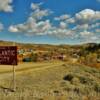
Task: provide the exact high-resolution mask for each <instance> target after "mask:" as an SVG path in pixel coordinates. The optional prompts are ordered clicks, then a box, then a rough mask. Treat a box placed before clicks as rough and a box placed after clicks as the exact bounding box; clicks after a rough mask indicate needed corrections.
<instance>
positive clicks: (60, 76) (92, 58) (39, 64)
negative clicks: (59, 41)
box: [0, 41, 100, 100]
mask: <svg viewBox="0 0 100 100" xmlns="http://www.w3.org/2000/svg"><path fill="white" fill-rule="evenodd" d="M8 45H13V42H4V41H0V46H8ZM16 45H17V46H18V48H22V49H25V50H26V49H32V50H33V51H35V52H37V54H35V55H34V53H33V52H32V53H30V52H29V54H30V55H29V54H28V55H29V57H30V58H31V62H28V63H27V62H24V63H23V62H21V63H19V64H18V66H17V67H16V92H13V91H12V86H13V84H12V66H3V65H1V66H0V100H100V44H94V43H91V44H84V45H75V46H70V45H39V44H34V45H33V44H21V43H16ZM38 51H39V52H40V51H42V53H41V52H40V53H39V52H38ZM59 54H63V55H65V56H66V58H64V59H63V60H62V59H60V60H58V59H52V58H53V56H55V55H56V56H59ZM22 56H23V54H22ZM40 58H42V61H39V60H38V59H40ZM47 58H49V59H47ZM89 66H91V67H89ZM97 68H98V69H97Z"/></svg>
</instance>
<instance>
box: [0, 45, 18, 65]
mask: <svg viewBox="0 0 100 100" xmlns="http://www.w3.org/2000/svg"><path fill="white" fill-rule="evenodd" d="M0 65H17V47H16V46H0Z"/></svg>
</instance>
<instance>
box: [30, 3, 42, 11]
mask: <svg viewBox="0 0 100 100" xmlns="http://www.w3.org/2000/svg"><path fill="white" fill-rule="evenodd" d="M42 4H43V3H38V4H37V3H31V9H32V10H36V9H40V6H41V5H42Z"/></svg>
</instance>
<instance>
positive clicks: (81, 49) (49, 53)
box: [0, 41, 100, 68]
mask: <svg viewBox="0 0 100 100" xmlns="http://www.w3.org/2000/svg"><path fill="white" fill-rule="evenodd" d="M11 45H16V46H17V47H18V61H21V62H23V61H27V60H26V58H27V59H28V61H31V62H34V61H45V60H48V61H49V60H64V61H67V62H75V63H80V64H82V65H88V66H91V67H97V68H100V44H96V43H87V44H81V45H63V44H62V45H50V44H29V43H14V42H9V41H0V46H11Z"/></svg>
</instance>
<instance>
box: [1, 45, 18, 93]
mask: <svg viewBox="0 0 100 100" xmlns="http://www.w3.org/2000/svg"><path fill="white" fill-rule="evenodd" d="M0 65H12V66H13V91H14V92H15V91H16V82H15V65H17V46H0Z"/></svg>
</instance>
